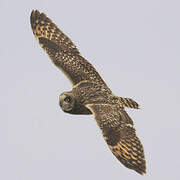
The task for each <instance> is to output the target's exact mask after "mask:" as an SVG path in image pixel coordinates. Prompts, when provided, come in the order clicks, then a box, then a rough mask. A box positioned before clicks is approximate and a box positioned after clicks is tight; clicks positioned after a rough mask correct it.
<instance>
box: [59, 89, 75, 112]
mask: <svg viewBox="0 0 180 180" xmlns="http://www.w3.org/2000/svg"><path fill="white" fill-rule="evenodd" d="M75 104H76V99H75V97H74V95H73V94H72V93H70V92H65V93H62V94H61V95H60V96H59V105H60V107H61V109H62V110H63V111H64V112H67V113H71V112H73V109H74V108H75Z"/></svg>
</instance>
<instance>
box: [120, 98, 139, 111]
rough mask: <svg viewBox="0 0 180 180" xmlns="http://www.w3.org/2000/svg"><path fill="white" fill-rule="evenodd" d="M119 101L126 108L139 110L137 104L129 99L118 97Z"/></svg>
mask: <svg viewBox="0 0 180 180" xmlns="http://www.w3.org/2000/svg"><path fill="white" fill-rule="evenodd" d="M118 99H119V101H120V102H121V103H122V104H123V105H124V106H125V107H128V108H134V109H139V104H138V103H137V102H136V101H134V100H133V99H130V98H124V97H118Z"/></svg>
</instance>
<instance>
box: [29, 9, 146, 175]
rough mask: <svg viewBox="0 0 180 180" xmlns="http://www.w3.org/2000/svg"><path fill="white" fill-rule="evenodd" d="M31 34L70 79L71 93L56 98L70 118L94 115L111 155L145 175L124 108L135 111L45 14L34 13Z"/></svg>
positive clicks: (140, 151) (131, 102) (141, 154)
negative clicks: (117, 94)
mask: <svg viewBox="0 0 180 180" xmlns="http://www.w3.org/2000/svg"><path fill="white" fill-rule="evenodd" d="M30 21H31V27H32V30H33V33H34V35H35V37H36V39H37V40H38V42H39V43H40V45H41V46H42V48H43V49H44V50H45V51H46V53H47V54H48V55H49V57H50V59H51V60H52V62H53V63H54V64H55V65H56V66H57V67H58V68H59V69H61V70H62V71H63V72H64V73H65V75H66V76H67V77H68V78H69V79H70V81H71V82H72V85H73V89H72V90H71V91H69V92H64V93H62V94H61V95H60V97H59V105H60V107H61V108H62V110H63V111H64V112H67V113H70V114H93V115H94V117H95V120H96V121H97V124H98V125H99V127H100V129H101V130H102V134H103V137H104V139H105V141H106V142H107V144H108V146H109V148H110V150H111V151H112V153H113V154H114V155H115V156H116V157H117V159H118V160H119V161H120V162H121V163H122V164H124V165H125V166H126V167H128V168H130V169H133V170H135V171H137V172H138V173H140V174H144V173H145V172H146V162H145V157H144V150H143V146H142V144H141V142H140V140H139V138H138V137H137V136H136V130H135V128H134V125H133V121H132V119H131V118H130V117H129V116H128V114H127V113H126V111H125V107H128V108H135V109H138V108H139V105H138V104H137V103H136V102H135V101H134V100H132V99H130V98H123V97H118V96H115V95H114V94H113V93H112V91H111V90H110V89H109V88H108V86H107V85H106V83H105V82H104V81H103V79H102V78H101V76H100V75H99V73H98V72H97V71H96V70H95V68H94V67H93V66H92V65H91V64H90V63H89V62H88V61H87V60H86V59H84V58H83V57H82V56H81V54H80V52H79V50H78V49H77V48H76V46H75V45H74V44H73V42H72V41H71V40H70V39H69V38H68V37H67V36H66V35H65V34H64V33H63V32H62V31H61V30H60V29H59V28H58V27H57V26H56V24H54V23H53V22H52V21H51V19H49V18H48V17H47V16H46V15H45V14H44V13H40V12H39V11H38V10H35V11H34V10H33V11H32V13H31V17H30Z"/></svg>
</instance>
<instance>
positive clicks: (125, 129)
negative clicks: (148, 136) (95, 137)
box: [86, 104, 146, 174]
mask: <svg viewBox="0 0 180 180" xmlns="http://www.w3.org/2000/svg"><path fill="white" fill-rule="evenodd" d="M86 107H87V108H89V109H90V110H91V112H92V113H93V114H94V116H95V119H96V121H97V124H98V125H99V127H100V129H101V130H102V133H103V137H104V139H105V141H106V142H107V144H108V146H109V148H110V150H111V151H112V153H113V154H114V155H115V156H116V158H117V159H118V160H119V161H120V162H121V163H122V164H124V165H125V166H126V167H127V168H130V169H133V170H135V171H136V172H138V173H140V174H144V173H146V162H145V156H144V150H143V146H142V144H141V142H140V140H139V138H138V137H137V136H136V132H135V129H134V127H133V121H132V120H131V118H130V117H129V116H128V114H127V113H126V111H125V110H124V109H122V108H119V107H117V106H116V105H110V104H89V105H86Z"/></svg>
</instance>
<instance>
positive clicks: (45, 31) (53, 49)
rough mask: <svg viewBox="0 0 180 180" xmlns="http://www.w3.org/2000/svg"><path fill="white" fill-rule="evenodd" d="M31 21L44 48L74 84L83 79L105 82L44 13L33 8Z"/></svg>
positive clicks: (34, 31) (33, 29) (34, 32)
mask: <svg viewBox="0 0 180 180" xmlns="http://www.w3.org/2000/svg"><path fill="white" fill-rule="evenodd" d="M30 22H31V27H32V31H33V34H34V35H35V37H36V39H37V40H38V41H39V43H40V45H41V46H42V48H43V49H44V50H45V51H46V53H47V54H48V55H49V57H50V59H51V60H52V62H53V63H54V64H55V65H56V66H57V67H58V68H59V69H60V70H62V71H63V72H64V73H65V75H66V76H67V77H68V78H69V79H70V81H71V82H72V84H73V85H76V84H77V83H79V82H80V81H82V80H89V81H95V82H97V83H103V84H105V82H104V81H103V80H102V78H101V77H100V75H99V73H98V72H97V71H96V69H95V68H94V67H93V66H92V65H91V64H90V63H89V62H88V61H87V60H86V59H84V58H83V57H82V56H81V55H80V53H79V50H78V49H77V48H76V46H75V45H74V43H73V42H72V41H71V40H70V39H69V38H68V37H67V36H66V35H65V34H64V33H63V32H62V31H61V30H60V29H59V28H58V27H57V26H56V24H54V23H53V22H52V21H51V19H49V18H48V17H47V16H46V15H45V14H44V13H40V12H39V11H38V10H35V11H34V10H33V11H32V13H31V17H30Z"/></svg>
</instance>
